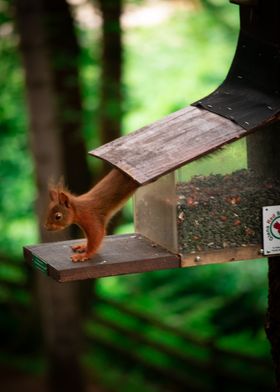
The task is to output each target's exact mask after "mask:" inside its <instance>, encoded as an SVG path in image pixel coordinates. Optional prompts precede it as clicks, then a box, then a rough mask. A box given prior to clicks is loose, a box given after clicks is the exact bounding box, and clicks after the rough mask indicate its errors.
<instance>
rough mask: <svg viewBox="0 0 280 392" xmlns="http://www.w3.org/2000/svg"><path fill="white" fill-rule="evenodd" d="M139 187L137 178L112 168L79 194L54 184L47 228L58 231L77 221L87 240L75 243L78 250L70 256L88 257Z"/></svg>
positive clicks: (73, 259)
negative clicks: (76, 194)
mask: <svg viewBox="0 0 280 392" xmlns="http://www.w3.org/2000/svg"><path fill="white" fill-rule="evenodd" d="M137 187H138V184H137V183H136V181H134V180H132V179H131V178H129V177H128V176H126V175H125V174H123V173H121V171H119V170H117V169H112V170H111V171H110V172H109V174H107V175H106V176H105V177H104V178H103V179H102V180H101V181H99V182H98V183H97V184H96V185H95V186H93V188H92V189H91V190H90V191H89V192H87V193H85V194H83V195H80V196H75V195H73V194H72V193H70V192H69V191H67V190H65V189H64V188H63V187H61V186H57V187H55V188H51V189H50V190H49V197H50V203H49V207H48V213H47V219H46V223H45V228H46V229H47V230H52V231H57V230H63V229H65V228H66V227H68V226H69V225H71V224H76V225H78V226H79V227H80V228H81V229H82V230H83V232H84V234H85V236H86V238H87V243H86V244H81V245H74V246H72V250H73V251H74V252H76V253H75V254H74V255H72V256H71V259H72V261H73V262H78V261H85V260H88V259H90V258H91V257H92V256H93V255H94V254H95V253H96V251H97V250H98V248H99V246H100V245H101V242H102V240H103V238H104V235H105V232H106V226H107V224H108V222H109V220H110V219H111V218H112V216H113V215H114V214H115V213H116V212H117V211H118V210H119V209H120V208H121V207H122V205H123V204H124V203H125V202H126V200H127V199H128V198H129V197H130V196H131V195H132V194H133V193H134V192H135V190H136V189H137Z"/></svg>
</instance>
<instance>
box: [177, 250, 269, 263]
mask: <svg viewBox="0 0 280 392" xmlns="http://www.w3.org/2000/svg"><path fill="white" fill-rule="evenodd" d="M261 248H262V246H261V245H246V246H244V247H236V248H225V249H218V250H210V251H207V252H205V251H202V252H196V253H195V254H188V255H182V256H181V259H182V262H181V267H183V268H185V267H192V266H198V265H208V264H221V263H227V262H235V261H245V260H254V259H259V258H264V257H266V256H263V255H262V254H261V252H260V250H261Z"/></svg>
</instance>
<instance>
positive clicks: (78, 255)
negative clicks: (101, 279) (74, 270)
mask: <svg viewBox="0 0 280 392" xmlns="http://www.w3.org/2000/svg"><path fill="white" fill-rule="evenodd" d="M89 259H90V258H89V257H88V255H87V253H86V252H84V253H76V254H74V255H73V256H71V260H72V261H73V263H78V262H79V261H86V260H89Z"/></svg>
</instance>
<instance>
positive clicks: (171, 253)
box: [25, 1, 280, 281]
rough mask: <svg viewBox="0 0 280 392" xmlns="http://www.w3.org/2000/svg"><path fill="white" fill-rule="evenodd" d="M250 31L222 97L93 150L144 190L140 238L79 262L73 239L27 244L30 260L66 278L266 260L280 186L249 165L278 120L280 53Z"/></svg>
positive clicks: (117, 240)
mask: <svg viewBox="0 0 280 392" xmlns="http://www.w3.org/2000/svg"><path fill="white" fill-rule="evenodd" d="M234 2H235V3H239V4H244V5H241V7H245V10H244V15H245V16H246V15H247V14H248V15H249V14H250V12H251V11H250V10H251V7H257V2H256V1H247V2H241V1H240V2H238V1H234ZM245 3H246V4H245ZM245 19H246V18H245ZM249 19H250V18H249V16H248V18H247V19H246V20H249ZM244 26H245V27H246V23H245V24H244V21H243V28H242V23H241V31H240V35H239V40H238V45H237V49H236V53H235V56H234V59H233V62H232V65H231V68H230V70H229V73H228V75H227V77H226V79H225V81H224V82H223V83H222V84H221V86H219V87H218V88H217V90H215V91H214V92H213V93H212V94H210V95H209V96H207V97H205V98H203V99H201V100H199V101H197V102H195V103H193V105H191V106H189V107H186V108H184V109H182V110H179V111H178V112H175V113H172V114H171V115H169V116H167V117H166V118H164V119H162V120H159V121H157V122H155V123H153V124H151V125H148V126H146V127H144V128H141V129H140V130H138V131H136V132H134V133H131V134H129V135H127V136H124V137H121V138H119V139H117V140H114V141H113V142H111V143H108V144H106V145H104V146H101V147H99V148H97V149H95V150H93V151H91V152H90V154H91V155H93V156H95V157H98V158H100V159H103V160H104V161H106V162H109V163H110V164H111V165H112V166H113V167H116V168H117V169H119V170H121V171H122V172H123V173H125V174H126V175H127V176H129V177H131V178H133V179H134V180H135V181H136V182H137V183H138V184H139V189H138V190H137V192H136V195H135V231H136V232H135V234H132V235H131V234H129V235H127V236H111V237H107V238H106V239H105V241H104V245H103V247H102V248H101V251H100V253H99V254H98V255H96V257H95V258H94V259H93V260H90V261H89V262H85V263H77V264H73V263H72V262H71V260H70V254H71V251H70V247H69V245H71V244H73V241H72V242H66V243H57V244H45V245H38V246H35V247H26V248H25V254H26V258H27V260H28V261H29V262H31V263H32V264H33V265H35V266H36V267H37V268H39V269H40V270H41V271H43V272H45V273H47V274H49V275H51V276H52V277H54V278H55V279H57V280H59V281H67V280H77V279H85V278H92V277H101V276H108V275H116V274H122V273H134V272H144V271H151V270H155V269H164V268H178V267H187V266H193V265H201V264H209V263H221V262H231V261H236V260H246V259H256V258H258V257H262V255H263V251H262V248H263V230H262V229H263V225H262V214H261V212H262V208H263V207H269V206H275V205H279V204H280V183H279V181H277V180H276V179H274V178H270V177H269V176H265V175H263V173H259V172H258V171H254V168H252V167H250V159H247V155H250V154H252V151H249V150H248V152H247V148H246V142H247V141H248V140H249V138H250V137H251V135H252V134H253V133H255V134H257V133H263V132H267V127H268V125H269V124H273V123H275V122H278V121H279V118H278V115H279V112H280V79H279V69H280V46H279V45H275V42H271V41H270V40H267V39H264V40H262V39H260V37H258V36H255V35H254V34H251V31H250V29H246V28H244ZM279 210H280V209H279ZM279 214H280V212H279ZM279 220H280V219H279ZM276 223H277V222H276ZM274 229H275V230H276V231H277V230H278V229H277V227H275V228H274ZM279 241H280V222H279ZM279 249H280V248H279ZM268 252H269V251H268ZM267 254H268V253H267Z"/></svg>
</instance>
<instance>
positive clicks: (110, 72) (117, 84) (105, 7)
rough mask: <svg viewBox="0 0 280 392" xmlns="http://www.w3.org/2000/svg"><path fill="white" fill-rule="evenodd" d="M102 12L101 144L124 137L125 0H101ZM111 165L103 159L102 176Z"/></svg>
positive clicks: (116, 221) (115, 223) (114, 222)
mask: <svg viewBox="0 0 280 392" xmlns="http://www.w3.org/2000/svg"><path fill="white" fill-rule="evenodd" d="M97 4H98V7H99V9H100V11H101V15H102V39H101V80H100V103H99V134H100V140H101V144H105V143H108V142H110V141H112V140H114V139H117V138H118V137H120V136H121V129H122V117H123V111H122V106H123V91H122V90H123V86H122V64H123V61H122V60H123V46H122V28H121V15H122V5H123V4H122V0H97ZM110 169H111V166H110V165H109V164H107V163H106V162H102V170H101V177H103V176H104V175H105V174H106V173H108V171H110ZM121 218H122V213H121V211H120V212H118V214H117V215H116V216H115V217H114V218H113V219H112V221H111V222H110V225H109V227H108V229H107V231H108V233H109V234H112V233H113V232H114V229H115V227H116V226H118V224H119V223H120V221H121Z"/></svg>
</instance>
